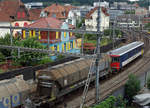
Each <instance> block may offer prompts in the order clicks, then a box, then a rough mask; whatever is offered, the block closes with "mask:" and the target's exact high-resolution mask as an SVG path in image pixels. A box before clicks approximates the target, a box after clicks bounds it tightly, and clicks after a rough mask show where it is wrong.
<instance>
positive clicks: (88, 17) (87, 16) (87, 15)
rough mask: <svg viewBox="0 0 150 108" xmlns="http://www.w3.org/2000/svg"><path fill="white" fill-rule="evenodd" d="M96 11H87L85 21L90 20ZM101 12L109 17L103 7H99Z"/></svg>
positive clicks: (96, 8)
mask: <svg viewBox="0 0 150 108" xmlns="http://www.w3.org/2000/svg"><path fill="white" fill-rule="evenodd" d="M96 10H98V7H95V8H93V9H91V11H89V12H88V13H87V14H86V19H90V18H91V15H92V14H93V13H94V12H95V11H96ZM101 11H102V12H103V13H104V14H105V15H106V16H109V14H108V13H107V9H106V8H104V7H101Z"/></svg>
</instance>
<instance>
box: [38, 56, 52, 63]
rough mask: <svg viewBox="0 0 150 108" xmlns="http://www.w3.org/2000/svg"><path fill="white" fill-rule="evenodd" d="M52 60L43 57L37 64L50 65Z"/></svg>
mask: <svg viewBox="0 0 150 108" xmlns="http://www.w3.org/2000/svg"><path fill="white" fill-rule="evenodd" d="M51 62H52V60H51V59H50V57H48V56H45V57H43V58H42V60H41V61H40V62H39V64H46V63H51Z"/></svg>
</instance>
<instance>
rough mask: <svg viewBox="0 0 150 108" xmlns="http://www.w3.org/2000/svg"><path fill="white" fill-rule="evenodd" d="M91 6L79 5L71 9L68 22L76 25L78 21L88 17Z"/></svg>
mask: <svg viewBox="0 0 150 108" xmlns="http://www.w3.org/2000/svg"><path fill="white" fill-rule="evenodd" d="M90 9H91V7H78V8H73V9H71V10H70V11H69V13H68V17H67V19H66V22H67V23H69V24H72V25H74V26H76V24H77V21H79V22H80V21H81V20H82V19H83V18H85V17H86V14H87V13H88V12H89V11H90Z"/></svg>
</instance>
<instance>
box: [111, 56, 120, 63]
mask: <svg viewBox="0 0 150 108" xmlns="http://www.w3.org/2000/svg"><path fill="white" fill-rule="evenodd" d="M119 61H120V59H119V58H118V57H113V58H112V62H119Z"/></svg>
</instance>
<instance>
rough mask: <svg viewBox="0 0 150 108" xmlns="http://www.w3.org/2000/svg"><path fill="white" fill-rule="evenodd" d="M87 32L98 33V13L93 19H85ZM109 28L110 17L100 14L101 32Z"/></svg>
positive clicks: (95, 13) (93, 15)
mask: <svg viewBox="0 0 150 108" xmlns="http://www.w3.org/2000/svg"><path fill="white" fill-rule="evenodd" d="M85 26H86V30H89V31H97V11H95V12H94V13H93V14H92V19H85ZM107 28H109V16H106V15H105V14H104V13H103V12H101V13H100V31H103V30H104V29H107Z"/></svg>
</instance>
